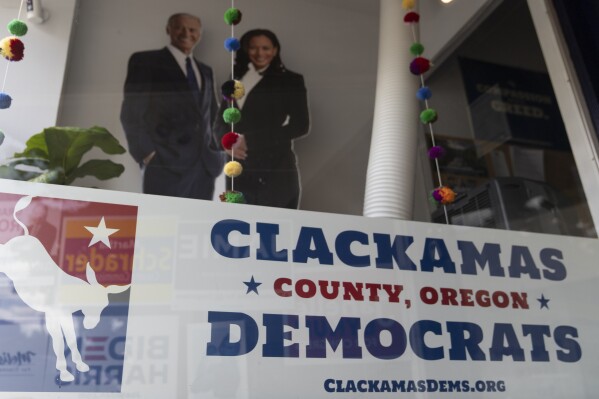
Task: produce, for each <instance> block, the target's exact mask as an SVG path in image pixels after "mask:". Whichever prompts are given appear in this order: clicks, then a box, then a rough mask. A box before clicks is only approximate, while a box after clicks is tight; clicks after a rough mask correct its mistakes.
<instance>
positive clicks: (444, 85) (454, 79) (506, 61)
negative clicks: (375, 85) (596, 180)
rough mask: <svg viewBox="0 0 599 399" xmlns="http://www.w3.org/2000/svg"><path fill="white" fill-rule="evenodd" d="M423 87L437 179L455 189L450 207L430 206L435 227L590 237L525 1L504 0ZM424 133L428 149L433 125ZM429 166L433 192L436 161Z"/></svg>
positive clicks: (586, 211) (582, 198)
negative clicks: (432, 113)
mask: <svg viewBox="0 0 599 399" xmlns="http://www.w3.org/2000/svg"><path fill="white" fill-rule="evenodd" d="M508 25H509V29H505V27H506V26H508ZM427 85H429V86H430V88H431V90H432V92H433V96H434V97H433V99H432V100H431V102H432V104H434V107H435V108H436V110H437V112H438V114H439V120H438V121H437V122H436V123H435V124H434V132H435V140H436V144H437V145H440V146H442V147H443V148H444V149H445V150H446V154H445V156H444V157H442V158H441V159H440V160H439V167H440V172H441V173H440V174H441V178H442V181H443V184H445V185H448V186H450V187H452V188H453V189H454V191H455V192H456V193H457V198H456V201H455V202H454V203H453V204H450V205H448V206H447V207H446V209H444V208H443V207H439V208H437V209H435V207H434V206H433V205H431V207H432V210H431V219H432V221H434V222H438V223H445V222H446V221H447V219H448V220H449V222H450V223H451V224H458V225H467V226H479V227H490V228H501V229H510V230H522V231H531V232H541V233H551V234H562V235H574V236H590V237H595V236H596V233H595V228H594V225H593V222H592V219H591V216H590V213H589V209H588V206H587V202H586V201H587V200H586V197H585V194H584V192H583V189H582V185H581V182H580V178H579V175H578V171H577V168H576V164H575V161H574V157H573V155H572V149H571V148H570V144H569V141H568V137H567V134H566V129H565V127H564V124H563V121H562V115H561V114H560V111H559V108H558V105H557V101H556V98H555V93H554V92H553V89H552V86H551V81H550V79H549V75H548V72H547V68H546V66H545V63H544V61H543V55H542V53H541V49H540V46H539V43H538V40H537V36H536V32H535V30H534V26H533V23H532V20H531V17H530V14H529V11H528V6H527V4H526V2H525V1H520V0H518V1H509V2H503V3H502V4H501V5H500V6H499V7H498V8H497V9H495V11H494V12H493V13H492V14H491V15H490V16H489V17H488V18H487V19H486V20H485V21H484V22H483V23H481V24H480V25H479V26H478V27H477V28H476V29H475V30H474V31H473V32H472V33H471V34H470V35H469V36H468V37H467V38H466V39H465V40H464V41H463V42H462V43H461V44H460V45H459V46H458V48H457V49H456V50H455V51H454V52H453V53H452V54H451V56H450V57H448V58H447V59H446V60H445V61H444V62H443V63H442V64H441V65H438V66H437V67H436V68H435V70H434V72H433V73H432V74H431V75H430V76H429V77H428V79H427ZM423 137H424V140H423V142H422V147H423V148H424V147H425V144H426V146H430V145H431V138H430V134H429V129H426V132H425V133H424V136H423ZM427 170H428V171H429V172H428V173H429V176H430V179H431V187H434V186H436V185H437V184H438V183H437V174H436V172H435V165H434V163H433V162H432V161H431V162H430V165H427Z"/></svg>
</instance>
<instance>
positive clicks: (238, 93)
mask: <svg viewBox="0 0 599 399" xmlns="http://www.w3.org/2000/svg"><path fill="white" fill-rule="evenodd" d="M244 95H245V87H243V83H241V82H240V81H239V80H236V81H235V90H234V91H233V98H234V99H236V100H239V99H240V98H241V97H243V96H244Z"/></svg>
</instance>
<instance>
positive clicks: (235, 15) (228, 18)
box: [225, 8, 241, 25]
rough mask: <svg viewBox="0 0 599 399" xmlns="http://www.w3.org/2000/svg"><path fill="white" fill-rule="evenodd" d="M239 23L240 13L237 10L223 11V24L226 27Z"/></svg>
mask: <svg viewBox="0 0 599 399" xmlns="http://www.w3.org/2000/svg"><path fill="white" fill-rule="evenodd" d="M239 22H241V11H239V10H238V9H237V8H229V9H228V10H227V11H225V23H226V24H227V25H237V24H238V23H239Z"/></svg>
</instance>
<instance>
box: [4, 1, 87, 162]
mask: <svg viewBox="0 0 599 399" xmlns="http://www.w3.org/2000/svg"><path fill="white" fill-rule="evenodd" d="M75 4H76V0H46V1H43V6H44V8H45V9H46V11H47V12H48V14H49V18H48V20H47V21H46V22H44V23H43V24H39V25H38V24H34V23H31V22H28V21H27V19H26V11H25V6H23V9H22V10H21V18H20V19H21V20H23V21H24V22H26V23H27V26H28V28H29V30H28V32H27V34H26V35H25V36H23V37H21V40H22V41H23V43H24V45H25V56H24V58H23V60H21V61H18V62H8V61H7V60H5V59H4V58H0V91H4V92H5V93H7V94H8V95H10V96H11V97H12V98H13V101H12V105H11V107H10V108H8V109H3V110H0V130H2V131H3V132H4V134H5V135H6V139H5V141H4V144H3V145H2V146H0V159H6V158H7V157H10V156H12V154H14V153H15V152H16V151H22V150H23V149H24V148H25V141H26V140H27V138H28V137H29V136H31V135H32V134H34V133H38V132H40V131H41V130H42V129H43V128H45V127H48V126H54V125H55V124H56V117H57V115H58V112H59V102H60V95H61V92H62V86H63V81H64V70H65V66H66V63H67V52H68V44H69V37H70V35H71V28H72V24H73V14H74V11H75ZM20 5H21V1H20V0H0V23H1V24H2V26H3V28H2V29H6V28H5V27H6V24H8V22H10V21H11V20H13V19H15V18H17V17H18V16H19V6H20ZM4 32H5V33H3V34H2V35H1V36H0V38H3V37H5V36H8V35H9V32H8V30H4ZM7 68H8V71H6V70H7ZM5 76H6V85H5V86H4V90H2V84H3V82H4V77H5Z"/></svg>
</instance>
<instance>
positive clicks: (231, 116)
mask: <svg viewBox="0 0 599 399" xmlns="http://www.w3.org/2000/svg"><path fill="white" fill-rule="evenodd" d="M223 119H224V121H225V123H237V122H239V121H240V120H241V112H240V111H239V110H238V109H237V108H227V109H226V110H225V112H223Z"/></svg>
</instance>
